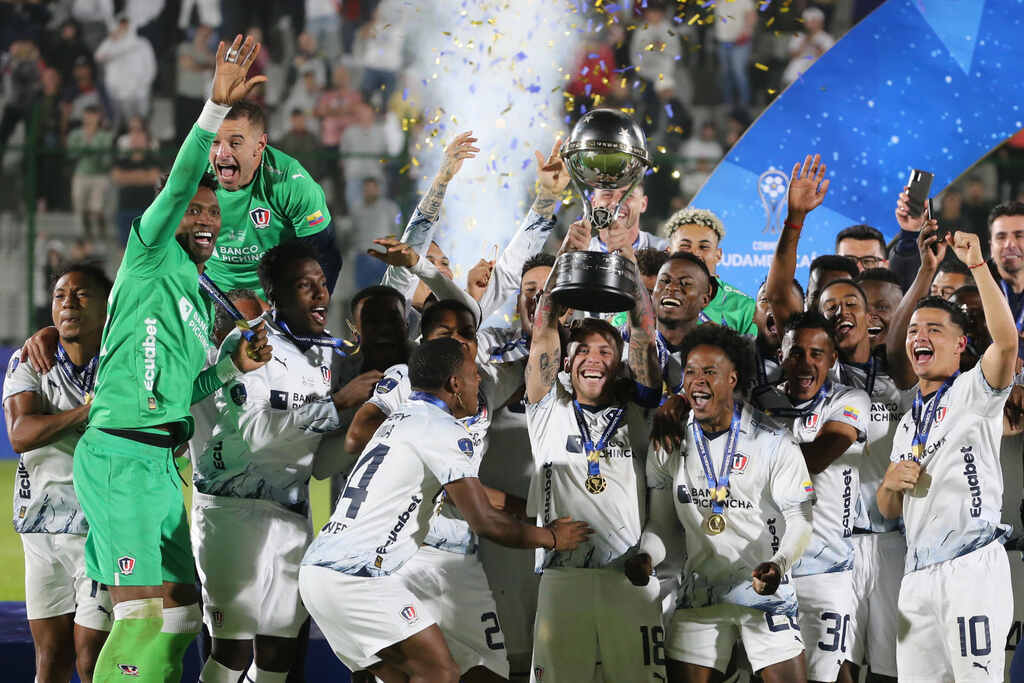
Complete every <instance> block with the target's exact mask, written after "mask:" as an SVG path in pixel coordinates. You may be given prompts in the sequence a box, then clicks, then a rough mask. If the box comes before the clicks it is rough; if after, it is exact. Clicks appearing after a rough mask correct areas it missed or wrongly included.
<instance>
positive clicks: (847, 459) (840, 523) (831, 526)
mask: <svg viewBox="0 0 1024 683" xmlns="http://www.w3.org/2000/svg"><path fill="white" fill-rule="evenodd" d="M810 404H811V402H810V401H807V402H805V403H802V404H798V405H796V406H794V407H795V408H806V407H809V406H810ZM870 415H871V400H870V399H869V398H868V395H867V393H866V392H865V391H864V390H863V389H854V388H853V387H847V386H843V385H842V384H835V383H833V384H831V387H830V390H829V391H827V393H826V395H825V398H824V400H823V401H822V402H821V404H820V405H817V406H815V408H814V411H813V412H812V413H811V414H810V415H808V416H807V417H796V418H792V423H791V429H792V432H793V436H795V437H796V440H797V443H810V442H812V441H814V439H815V438H817V436H818V433H819V432H820V431H821V429H822V427H824V426H825V425H826V424H827V423H829V422H840V423H842V424H846V425H850V426H851V427H853V428H854V429H856V430H857V440H856V441H854V442H853V443H852V444H850V447H849V448H848V449H846V452H845V453H843V455H841V456H840V457H839V458H837V459H836V460H833V461H832V464H830V465H829V466H828V467H826V468H825V471H824V472H819V473H818V474H812V475H811V482H812V483H813V484H814V492H815V495H816V497H817V499H818V500H817V503H815V505H814V518H813V522H812V529H813V530H812V533H811V542H810V543H809V544H808V545H807V549H806V550H804V554H803V555H802V556H801V557H800V559H799V560H797V562H796V563H795V564H794V565H793V576H810V575H812V574H825V573H828V572H841V571H846V570H849V569H852V568H853V541H852V540H851V539H852V538H853V523H854V521H855V517H856V513H857V501H858V499H859V498H860V495H861V494H860V475H859V473H858V471H859V469H860V462H861V459H862V458H863V456H864V441H865V440H866V438H867V427H868V418H869V417H870Z"/></svg>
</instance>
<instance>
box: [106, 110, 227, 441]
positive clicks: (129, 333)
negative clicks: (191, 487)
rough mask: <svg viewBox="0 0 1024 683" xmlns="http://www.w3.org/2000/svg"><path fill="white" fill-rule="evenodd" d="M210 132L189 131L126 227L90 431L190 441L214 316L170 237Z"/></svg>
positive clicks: (192, 268)
mask: <svg viewBox="0 0 1024 683" xmlns="http://www.w3.org/2000/svg"><path fill="white" fill-rule="evenodd" d="M213 137H214V133H213V132H210V131H207V130H204V129H203V128H200V127H199V125H194V126H193V127H192V130H191V131H190V132H189V134H188V136H187V137H186V138H185V142H184V143H183V144H182V146H181V150H179V152H178V156H177V158H176V159H175V160H174V167H173V168H172V169H171V173H170V176H169V177H168V179H167V184H166V186H165V187H164V189H163V190H162V191H161V192H160V194H159V195H157V197H156V199H155V200H154V201H153V203H152V204H151V205H150V206H149V208H148V209H146V211H145V213H143V214H142V216H141V217H139V218H136V219H135V220H134V221H132V230H131V234H130V235H129V237H128V244H127V246H126V247H125V252H124V259H123V260H122V261H121V267H120V268H119V269H118V271H117V278H116V279H115V280H114V288H113V290H111V292H110V298H109V300H108V303H107V323H106V325H105V327H104V328H103V341H102V344H101V347H100V362H99V369H98V370H97V375H96V388H95V392H96V393H95V396H94V398H93V401H92V408H91V409H90V411H89V426H90V427H107V428H119V429H126V428H139V427H152V426H155V425H160V424H166V423H182V425H183V428H184V429H183V431H181V432H180V433H179V434H177V436H179V437H181V438H188V437H189V436H191V434H192V430H193V423H192V416H191V415H190V414H189V405H190V404H191V402H192V394H193V382H194V381H195V380H196V378H197V377H198V375H199V373H200V371H202V369H203V366H204V364H205V363H206V358H207V354H206V349H207V347H208V346H209V345H210V343H211V342H210V331H211V329H212V325H213V318H212V312H213V309H212V307H211V304H210V302H209V300H207V299H206V297H205V296H204V295H203V294H202V292H201V291H200V289H199V278H198V270H197V268H196V264H195V263H193V262H192V261H191V259H190V258H189V255H188V253H186V252H185V250H184V249H183V248H182V247H181V245H180V244H178V241H177V240H176V239H175V238H174V233H175V231H176V230H177V228H178V225H179V224H180V223H181V219H182V217H183V216H184V214H185V209H186V208H187V207H188V204H189V202H190V201H191V199H192V197H193V196H194V195H195V193H196V188H197V186H198V184H199V179H200V178H201V177H202V175H203V172H204V171H205V170H206V166H207V155H208V153H209V150H210V145H211V143H212V142H213Z"/></svg>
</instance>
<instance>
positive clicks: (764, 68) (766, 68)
mask: <svg viewBox="0 0 1024 683" xmlns="http://www.w3.org/2000/svg"><path fill="white" fill-rule="evenodd" d="M754 67H755V68H757V69H760V70H761V71H767V70H768V67H767V66H765V65H764V64H762V63H761V62H756V63H755V64H754Z"/></svg>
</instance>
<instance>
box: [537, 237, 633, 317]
mask: <svg viewBox="0 0 1024 683" xmlns="http://www.w3.org/2000/svg"><path fill="white" fill-rule="evenodd" d="M557 268H558V273H557V278H556V281H555V286H554V287H552V289H551V296H552V297H554V299H555V301H557V302H558V303H559V304H561V305H562V306H565V307H567V308H573V309H576V310H578V311H590V312H594V313H619V312H620V311H629V310H632V308H633V307H634V306H635V305H636V283H637V275H636V266H634V265H633V262H632V261H630V260H629V259H627V258H625V257H623V256H620V255H619V254H606V253H604V252H600V251H573V252H569V253H566V254H562V255H561V256H559V257H558V263H557Z"/></svg>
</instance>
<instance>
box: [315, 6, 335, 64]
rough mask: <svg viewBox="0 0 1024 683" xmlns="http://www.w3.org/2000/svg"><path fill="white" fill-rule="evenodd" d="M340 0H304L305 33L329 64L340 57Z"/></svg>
mask: <svg viewBox="0 0 1024 683" xmlns="http://www.w3.org/2000/svg"><path fill="white" fill-rule="evenodd" d="M341 5H342V2H341V0H306V33H309V34H310V35H312V36H313V38H315V39H316V42H317V44H318V45H320V48H321V49H322V50H323V53H324V56H326V57H327V60H328V62H329V63H331V64H336V63H337V61H338V60H339V59H340V58H341Z"/></svg>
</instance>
